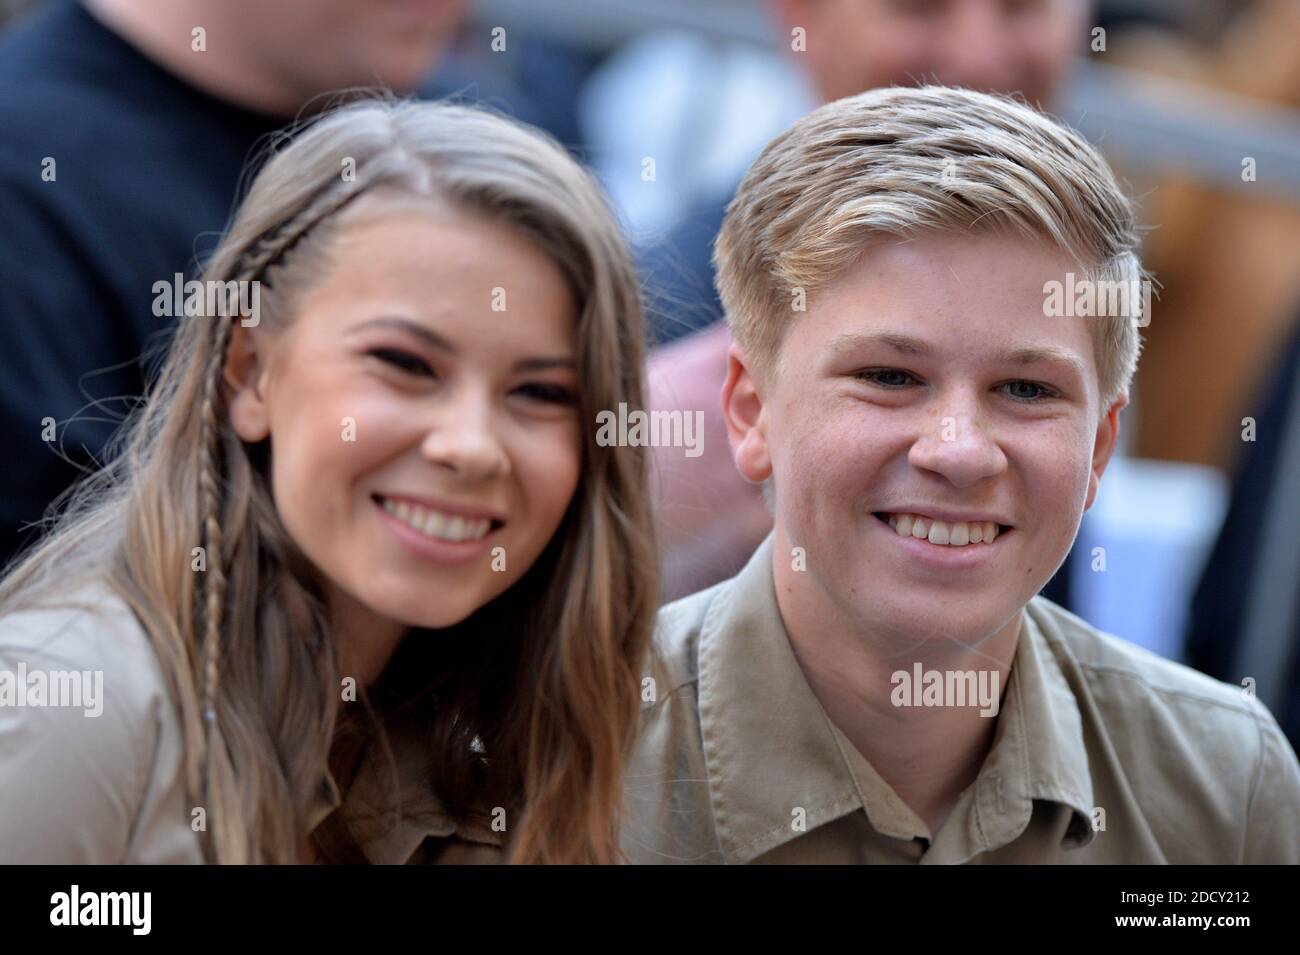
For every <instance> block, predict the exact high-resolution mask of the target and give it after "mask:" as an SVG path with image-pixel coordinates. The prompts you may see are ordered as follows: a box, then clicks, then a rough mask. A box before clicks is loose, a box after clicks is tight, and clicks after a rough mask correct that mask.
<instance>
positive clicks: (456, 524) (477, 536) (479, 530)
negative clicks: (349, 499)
mask: <svg viewBox="0 0 1300 955" xmlns="http://www.w3.org/2000/svg"><path fill="white" fill-rule="evenodd" d="M371 499H372V500H374V502H375V503H376V504H378V505H379V506H380V507H382V508H383V509H384V510H385V511H387V512H388V513H389V514H391V515H392V516H393V517H395V518H397V520H399V521H401V522H402V523H403V524H405V525H407V526H408V527H410V528H411V529H412V530H414V531H418V532H419V533H421V534H423V535H424V536H425V537H428V538H429V539H430V540H439V541H448V542H450V543H453V544H455V543H463V542H473V541H479V540H482V539H483V538H484V537H487V535H488V534H490V533H492V532H493V531H495V530H497V529H498V528H500V527H504V526H505V523H504V522H503V521H499V520H497V519H495V518H487V517H464V516H462V515H460V514H448V513H446V512H445V511H439V510H437V509H435V508H431V507H428V506H427V505H423V504H415V503H413V502H410V501H402V500H397V501H394V500H389V499H388V498H385V497H382V496H380V495H378V494H372V495H371Z"/></svg>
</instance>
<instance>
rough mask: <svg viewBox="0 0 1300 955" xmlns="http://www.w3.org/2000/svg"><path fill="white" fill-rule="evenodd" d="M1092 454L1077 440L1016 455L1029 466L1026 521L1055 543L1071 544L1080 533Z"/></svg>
mask: <svg viewBox="0 0 1300 955" xmlns="http://www.w3.org/2000/svg"><path fill="white" fill-rule="evenodd" d="M1090 451H1091V448H1082V447H1081V446H1080V444H1079V442H1078V441H1077V440H1074V441H1051V442H1043V443H1041V444H1035V445H1032V446H1022V447H1018V448H1016V449H1015V451H1014V454H1015V456H1016V458H1015V459H1016V460H1019V461H1022V462H1025V466H1024V469H1025V475H1026V482H1025V483H1026V484H1027V491H1028V493H1027V495H1026V500H1025V502H1024V503H1025V504H1026V505H1027V506H1028V508H1029V510H1030V513H1029V514H1028V515H1026V517H1027V518H1028V520H1030V521H1032V522H1034V524H1036V525H1037V526H1038V527H1039V528H1041V529H1042V530H1044V531H1046V532H1047V534H1048V537H1049V538H1051V539H1052V540H1056V539H1060V540H1066V541H1068V540H1069V539H1072V538H1073V536H1074V533H1075V530H1076V529H1077V523H1076V519H1077V517H1078V515H1079V513H1080V512H1081V511H1082V509H1083V501H1084V499H1085V497H1086V496H1087V493H1088V475H1089V474H1090V473H1091V472H1090V470H1089V468H1090V463H1091V457H1090V454H1089V452H1090ZM1008 456H1010V454H1009V455H1008Z"/></svg>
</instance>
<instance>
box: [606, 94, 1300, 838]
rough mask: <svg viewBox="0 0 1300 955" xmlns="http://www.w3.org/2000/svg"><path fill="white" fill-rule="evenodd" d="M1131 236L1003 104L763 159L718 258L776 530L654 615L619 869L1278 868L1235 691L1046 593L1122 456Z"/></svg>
mask: <svg viewBox="0 0 1300 955" xmlns="http://www.w3.org/2000/svg"><path fill="white" fill-rule="evenodd" d="M1137 244H1138V235H1137V229H1136V227H1135V223H1134V216H1133V211H1132V209H1131V207H1130V205H1129V203H1128V202H1127V200H1126V199H1125V198H1124V196H1123V194H1122V193H1121V192H1120V190H1119V188H1118V186H1117V185H1116V183H1115V181H1114V178H1113V177H1112V175H1111V173H1110V171H1109V169H1108V168H1107V167H1106V165H1105V163H1104V161H1103V160H1102V159H1101V158H1100V156H1099V155H1098V154H1097V153H1096V151H1094V150H1093V149H1092V148H1091V147H1090V146H1089V145H1088V144H1087V143H1086V142H1084V141H1082V140H1081V139H1080V138H1079V137H1078V136H1077V135H1075V134H1074V133H1073V132H1071V131H1069V130H1067V129H1064V128H1062V127H1060V126H1058V125H1056V124H1055V123H1054V122H1052V121H1051V120H1050V119H1048V118H1046V117H1044V116H1042V115H1041V114H1039V113H1036V112H1034V111H1033V110H1031V109H1028V108H1026V107H1024V106H1021V105H1018V104H1016V103H1014V102H1011V101H1009V100H1005V99H1000V98H996V97H993V96H989V95H985V94H981V93H974V92H969V91H964V90H956V89H947V88H942V87H923V88H920V89H897V88H894V89H881V90H873V91H870V92H867V93H863V94H861V95H858V96H854V97H850V98H847V99H842V100H838V101H836V102H833V103H830V104H828V105H826V106H823V107H822V108H820V109H818V110H817V111H816V112H814V113H812V114H811V115H809V116H808V117H806V118H805V119H803V120H801V121H800V122H798V123H797V124H796V125H795V126H794V127H793V128H791V129H790V130H789V131H788V132H786V133H784V134H783V135H781V136H779V137H778V138H777V139H776V140H774V141H773V142H772V143H771V144H769V145H768V147H767V149H766V150H765V151H764V152H763V154H762V155H761V156H760V157H759V158H758V160H757V161H756V162H755V164H754V166H753V167H752V168H751V169H750V171H749V173H748V175H747V176H746V177H745V180H744V182H743V183H742V184H741V187H740V190H739V192H738V193H737V196H736V199H735V201H734V202H733V203H732V205H731V207H730V209H729V211H728V214H727V218H726V221H725V223H724V225H723V228H722V232H721V233H720V235H719V238H718V243H717V251H716V261H717V264H718V274H719V286H720V290H721V293H722V299H723V303H724V305H725V308H726V312H727V321H728V323H729V325H730V326H731V330H732V333H733V335H734V337H735V342H736V343H735V345H734V346H733V347H732V349H731V352H730V356H729V373H728V377H727V381H726V384H725V386H724V388H723V394H722V400H723V410H724V415H725V417H726V420H727V428H728V432H729V436H730V440H731V445H732V449H733V452H734V455H735V460H736V464H737V466H738V467H739V469H740V471H741V473H742V474H743V475H744V476H745V477H746V478H747V479H748V480H750V481H752V482H755V483H758V482H770V483H769V491H770V495H769V497H770V501H771V505H772V510H773V513H774V517H775V528H774V530H773V532H772V534H771V536H769V537H768V539H767V540H766V541H765V542H764V544H763V545H762V546H761V547H760V548H759V550H758V551H757V552H756V553H755V555H754V557H753V558H752V560H751V561H750V562H749V564H748V566H746V567H745V569H744V570H743V571H741V573H740V574H739V575H737V576H736V577H734V578H733V579H731V580H729V581H726V582H724V583H722V584H719V585H717V586H715V587H713V588H711V589H709V590H706V591H703V592H701V593H698V594H695V595H694V596H691V597H688V598H686V599H684V600H681V601H679V602H677V603H675V604H671V605H669V606H668V607H666V608H664V609H663V610H662V611H661V617H660V626H659V634H658V644H657V646H658V659H656V661H655V664H654V667H653V669H652V672H651V674H650V677H651V680H649V681H647V682H646V683H645V684H644V685H645V688H646V690H645V693H644V695H645V697H646V699H647V702H646V705H645V711H644V714H643V717H644V724H643V733H642V736H641V739H640V741H639V743H638V746H637V750H636V752H635V754H634V759H633V763H632V765H631V767H630V769H629V774H628V777H627V778H628V784H627V804H628V816H627V820H626V825H625V828H624V832H623V846H624V849H625V851H626V852H627V853H628V854H629V856H630V858H631V859H632V860H633V861H636V862H669V861H690V862H727V863H743V862H954V863H955V862H1016V863H1024V862H1102V863H1112V862H1125V863H1141V862H1187V863H1209V862H1295V861H1297V859H1298V858H1300V767H1297V762H1296V757H1295V754H1294V752H1292V750H1291V749H1290V747H1289V745H1288V743H1287V741H1286V739H1285V737H1284V736H1283V735H1282V733H1281V732H1280V731H1279V729H1278V726H1277V723H1276V721H1275V720H1274V718H1273V717H1272V715H1271V714H1270V713H1269V712H1268V711H1267V710H1266V709H1265V708H1264V707H1263V706H1262V705H1261V704H1259V703H1258V702H1256V701H1255V700H1254V699H1253V697H1252V694H1251V693H1250V690H1249V687H1245V688H1243V687H1234V686H1230V685H1228V684H1222V683H1217V682H1215V681H1213V680H1211V679H1209V678H1207V677H1205V676H1202V675H1200V674H1198V673H1196V672H1194V671H1192V670H1190V669H1187V668H1185V667H1182V666H1179V665H1177V664H1174V663H1171V662H1169V661H1166V660H1163V659H1160V658H1158V657H1156V656H1153V655H1152V654H1150V653H1147V652H1145V651H1142V650H1141V649H1139V648H1136V647H1134V646H1131V645H1128V644H1126V643H1124V642H1122V641H1121V640H1118V639H1116V638H1114V637H1111V636H1108V635H1105V634H1102V633H1099V632H1098V631H1096V630H1095V629H1093V628H1092V627H1090V626H1089V625H1088V624H1087V623H1085V622H1084V621H1083V620H1080V619H1079V618H1077V617H1075V616H1072V615H1071V614H1069V613H1067V612H1065V611H1064V610H1062V609H1060V608H1059V607H1057V606H1055V605H1054V604H1052V603H1050V602H1048V601H1047V600H1045V599H1043V598H1041V597H1035V594H1037V593H1038V591H1039V590H1040V588H1041V587H1042V586H1043V584H1044V582H1045V581H1047V579H1048V578H1049V577H1050V576H1051V575H1052V573H1053V572H1054V571H1055V570H1056V568H1057V567H1058V566H1059V565H1060V563H1061V561H1062V560H1063V559H1064V557H1065V555H1066V553H1067V552H1068V550H1069V548H1070V545H1071V543H1072V541H1073V540H1074V536H1075V534H1076V532H1077V530H1078V526H1079V522H1080V519H1081V517H1082V515H1083V512H1084V510H1085V509H1086V508H1088V507H1089V506H1091V504H1092V502H1093V500H1094V499H1095V497H1096V494H1097V488H1098V484H1099V482H1100V480H1101V475H1102V473H1103V471H1104V470H1105V467H1106V463H1107V461H1108V460H1109V458H1110V455H1111V453H1112V451H1113V450H1114V448H1115V444H1116V439H1117V436H1118V433H1119V414H1120V411H1121V409H1122V408H1123V407H1124V405H1125V404H1126V402H1127V388H1128V383H1129V380H1130V378H1131V377H1132V374H1133V371H1134V368H1135V366H1136V363H1137V356H1138V351H1139V338H1138V325H1139V324H1140V323H1141V322H1142V321H1143V316H1144V315H1146V314H1148V313H1146V312H1145V310H1144V309H1143V306H1142V295H1141V287H1142V271H1141V267H1140V265H1139V262H1138V260H1137V257H1136V255H1135V250H1136V248H1137ZM1094 560H1095V561H1098V562H1100V561H1104V554H1096V555H1094ZM1096 566H1104V565H1103V564H1101V563H1098V564H1096Z"/></svg>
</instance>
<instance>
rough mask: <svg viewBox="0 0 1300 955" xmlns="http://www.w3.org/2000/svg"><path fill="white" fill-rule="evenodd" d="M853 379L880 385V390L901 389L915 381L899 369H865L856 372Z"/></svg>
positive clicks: (907, 373)
mask: <svg viewBox="0 0 1300 955" xmlns="http://www.w3.org/2000/svg"><path fill="white" fill-rule="evenodd" d="M855 377H857V378H860V379H861V380H862V381H867V382H870V383H871V384H873V385H880V386H881V387H882V388H902V387H904V386H906V385H907V384H908V383H909V382H914V381H916V378H915V377H914V376H913V375H912V374H911V373H910V372H906V371H903V370H902V369H901V368H867V369H865V370H864V371H860V372H857V374H856V375H855Z"/></svg>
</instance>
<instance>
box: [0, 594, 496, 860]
mask: <svg viewBox="0 0 1300 955" xmlns="http://www.w3.org/2000/svg"><path fill="white" fill-rule="evenodd" d="M34 673H40V674H45V675H46V679H47V680H48V681H49V682H50V683H51V684H53V682H55V680H56V679H62V677H61V676H50V675H51V674H70V673H77V674H82V673H87V674H90V678H89V680H88V681H82V680H79V681H76V682H78V683H80V685H81V687H82V689H83V690H84V689H89V691H90V692H89V694H85V695H83V696H82V697H80V698H79V699H77V700H76V701H77V702H79V703H80V704H81V705H79V706H52V705H49V704H50V703H52V702H56V701H55V700H54V699H52V698H47V699H45V700H44V701H42V700H40V699H34V698H33V696H32V691H31V687H33V686H35V684H36V682H37V681H39V680H40V679H41V677H40V676H34V675H33V674H34ZM96 673H98V674H100V677H99V681H100V686H101V689H100V691H99V692H96V691H95V682H96V681H95V677H94V674H96ZM6 674H7V675H8V676H6ZM20 675H22V676H24V677H25V678H24V680H23V681H22V682H24V683H25V684H26V685H27V686H28V688H29V689H28V692H27V694H26V699H25V700H24V699H21V698H18V697H6V695H5V690H6V685H7V686H8V687H9V688H10V689H11V690H12V688H13V687H14V686H15V684H16V683H17V682H18V681H17V678H18V677H19V676H20ZM92 696H93V697H94V698H95V699H94V701H93V702H94V705H93V706H87V705H85V704H86V703H87V702H91V697H92ZM73 699H74V697H72V696H71V695H70V690H68V691H67V692H65V694H64V695H63V696H61V697H60V698H59V699H58V700H57V702H68V701H69V700H73ZM20 704H25V705H20ZM95 710H100V712H99V713H98V715H86V714H87V713H94V711H95ZM388 735H389V741H390V745H391V747H392V751H393V757H394V759H395V761H396V767H397V779H396V781H395V780H394V778H393V770H392V764H390V763H389V762H388V760H387V759H386V758H385V757H384V756H383V754H382V752H379V750H382V747H370V748H369V749H367V750H366V752H365V753H364V754H363V755H362V756H361V760H360V763H359V766H358V770H357V774H356V777H355V779H354V781H353V783H352V785H351V786H350V787H349V789H348V792H347V794H346V797H343V796H341V794H340V793H339V790H338V786H337V785H336V783H335V781H334V779H333V777H332V776H331V775H330V773H329V772H328V770H327V769H323V771H322V780H321V786H320V791H319V793H318V794H317V797H316V800H315V802H314V804H313V805H312V807H311V809H310V811H309V813H308V816H307V819H308V823H309V825H310V828H311V830H312V831H314V830H315V829H316V828H317V827H318V826H319V825H320V823H321V822H323V821H324V820H325V819H326V818H327V817H328V816H330V814H331V813H333V812H335V811H336V810H337V811H338V812H339V813H341V816H340V817H339V819H340V820H341V821H344V822H346V823H347V824H348V826H349V827H350V829H351V831H352V832H353V834H354V836H355V838H356V839H357V840H358V841H359V843H360V847H361V849H362V852H363V853H364V855H365V858H366V860H367V861H369V862H372V863H383V864H386V863H431V862H437V863H442V862H492V861H499V860H500V858H501V857H502V855H503V849H502V845H503V842H502V839H503V836H504V834H503V833H498V832H494V831H491V829H490V828H486V827H485V828H478V827H460V828H458V827H457V825H456V823H454V822H453V821H452V820H451V819H450V818H449V817H448V815H447V814H446V813H445V812H444V811H443V808H442V806H441V805H440V804H439V802H438V800H437V797H436V796H435V795H434V793H433V791H432V789H431V787H430V785H429V783H428V780H430V779H432V778H433V777H432V771H433V767H432V766H431V765H430V760H429V756H428V752H427V750H426V748H425V747H424V746H422V745H421V741H420V739H419V738H418V737H416V736H415V734H414V733H413V732H411V731H410V730H409V728H408V727H406V726H404V725H403V724H402V723H401V722H398V723H395V724H394V725H393V726H391V727H390V729H389V733H388ZM0 794H3V795H0V864H3V863H190V862H194V863H197V862H202V861H203V853H202V849H201V845H200V841H199V834H198V833H197V832H195V831H194V830H193V829H192V828H191V820H192V819H193V816H192V809H193V806H192V801H191V799H190V797H189V795H188V794H187V791H186V787H185V768H184V760H183V746H182V735H181V727H180V721H179V719H178V718H177V716H176V712H175V708H174V706H173V703H172V700H171V696H170V693H169V692H168V690H167V686H166V684H165V682H164V679H163V675H162V671H161V669H160V667H159V664H158V660H157V657H156V655H155V653H154V651H153V647H152V645H151V644H150V642H149V639H148V636H147V635H146V634H145V631H144V629H143V628H142V627H141V626H140V624H139V622H138V621H137V619H136V617H135V615H134V614H133V613H132V612H131V610H130V609H129V608H128V607H127V605H126V604H125V603H124V602H123V601H122V600H121V599H120V598H119V597H118V596H117V595H116V594H115V593H113V592H112V591H111V590H110V589H109V588H108V587H107V586H106V585H103V584H93V585H88V586H86V587H85V588H82V589H80V590H78V591H77V592H76V593H75V594H73V595H71V596H70V597H69V598H68V599H67V600H65V601H60V603H59V605H58V606H48V607H46V606H43V607H40V608H37V609H32V610H25V611H22V612H19V613H15V614H10V615H8V616H6V617H4V618H2V619H0Z"/></svg>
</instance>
